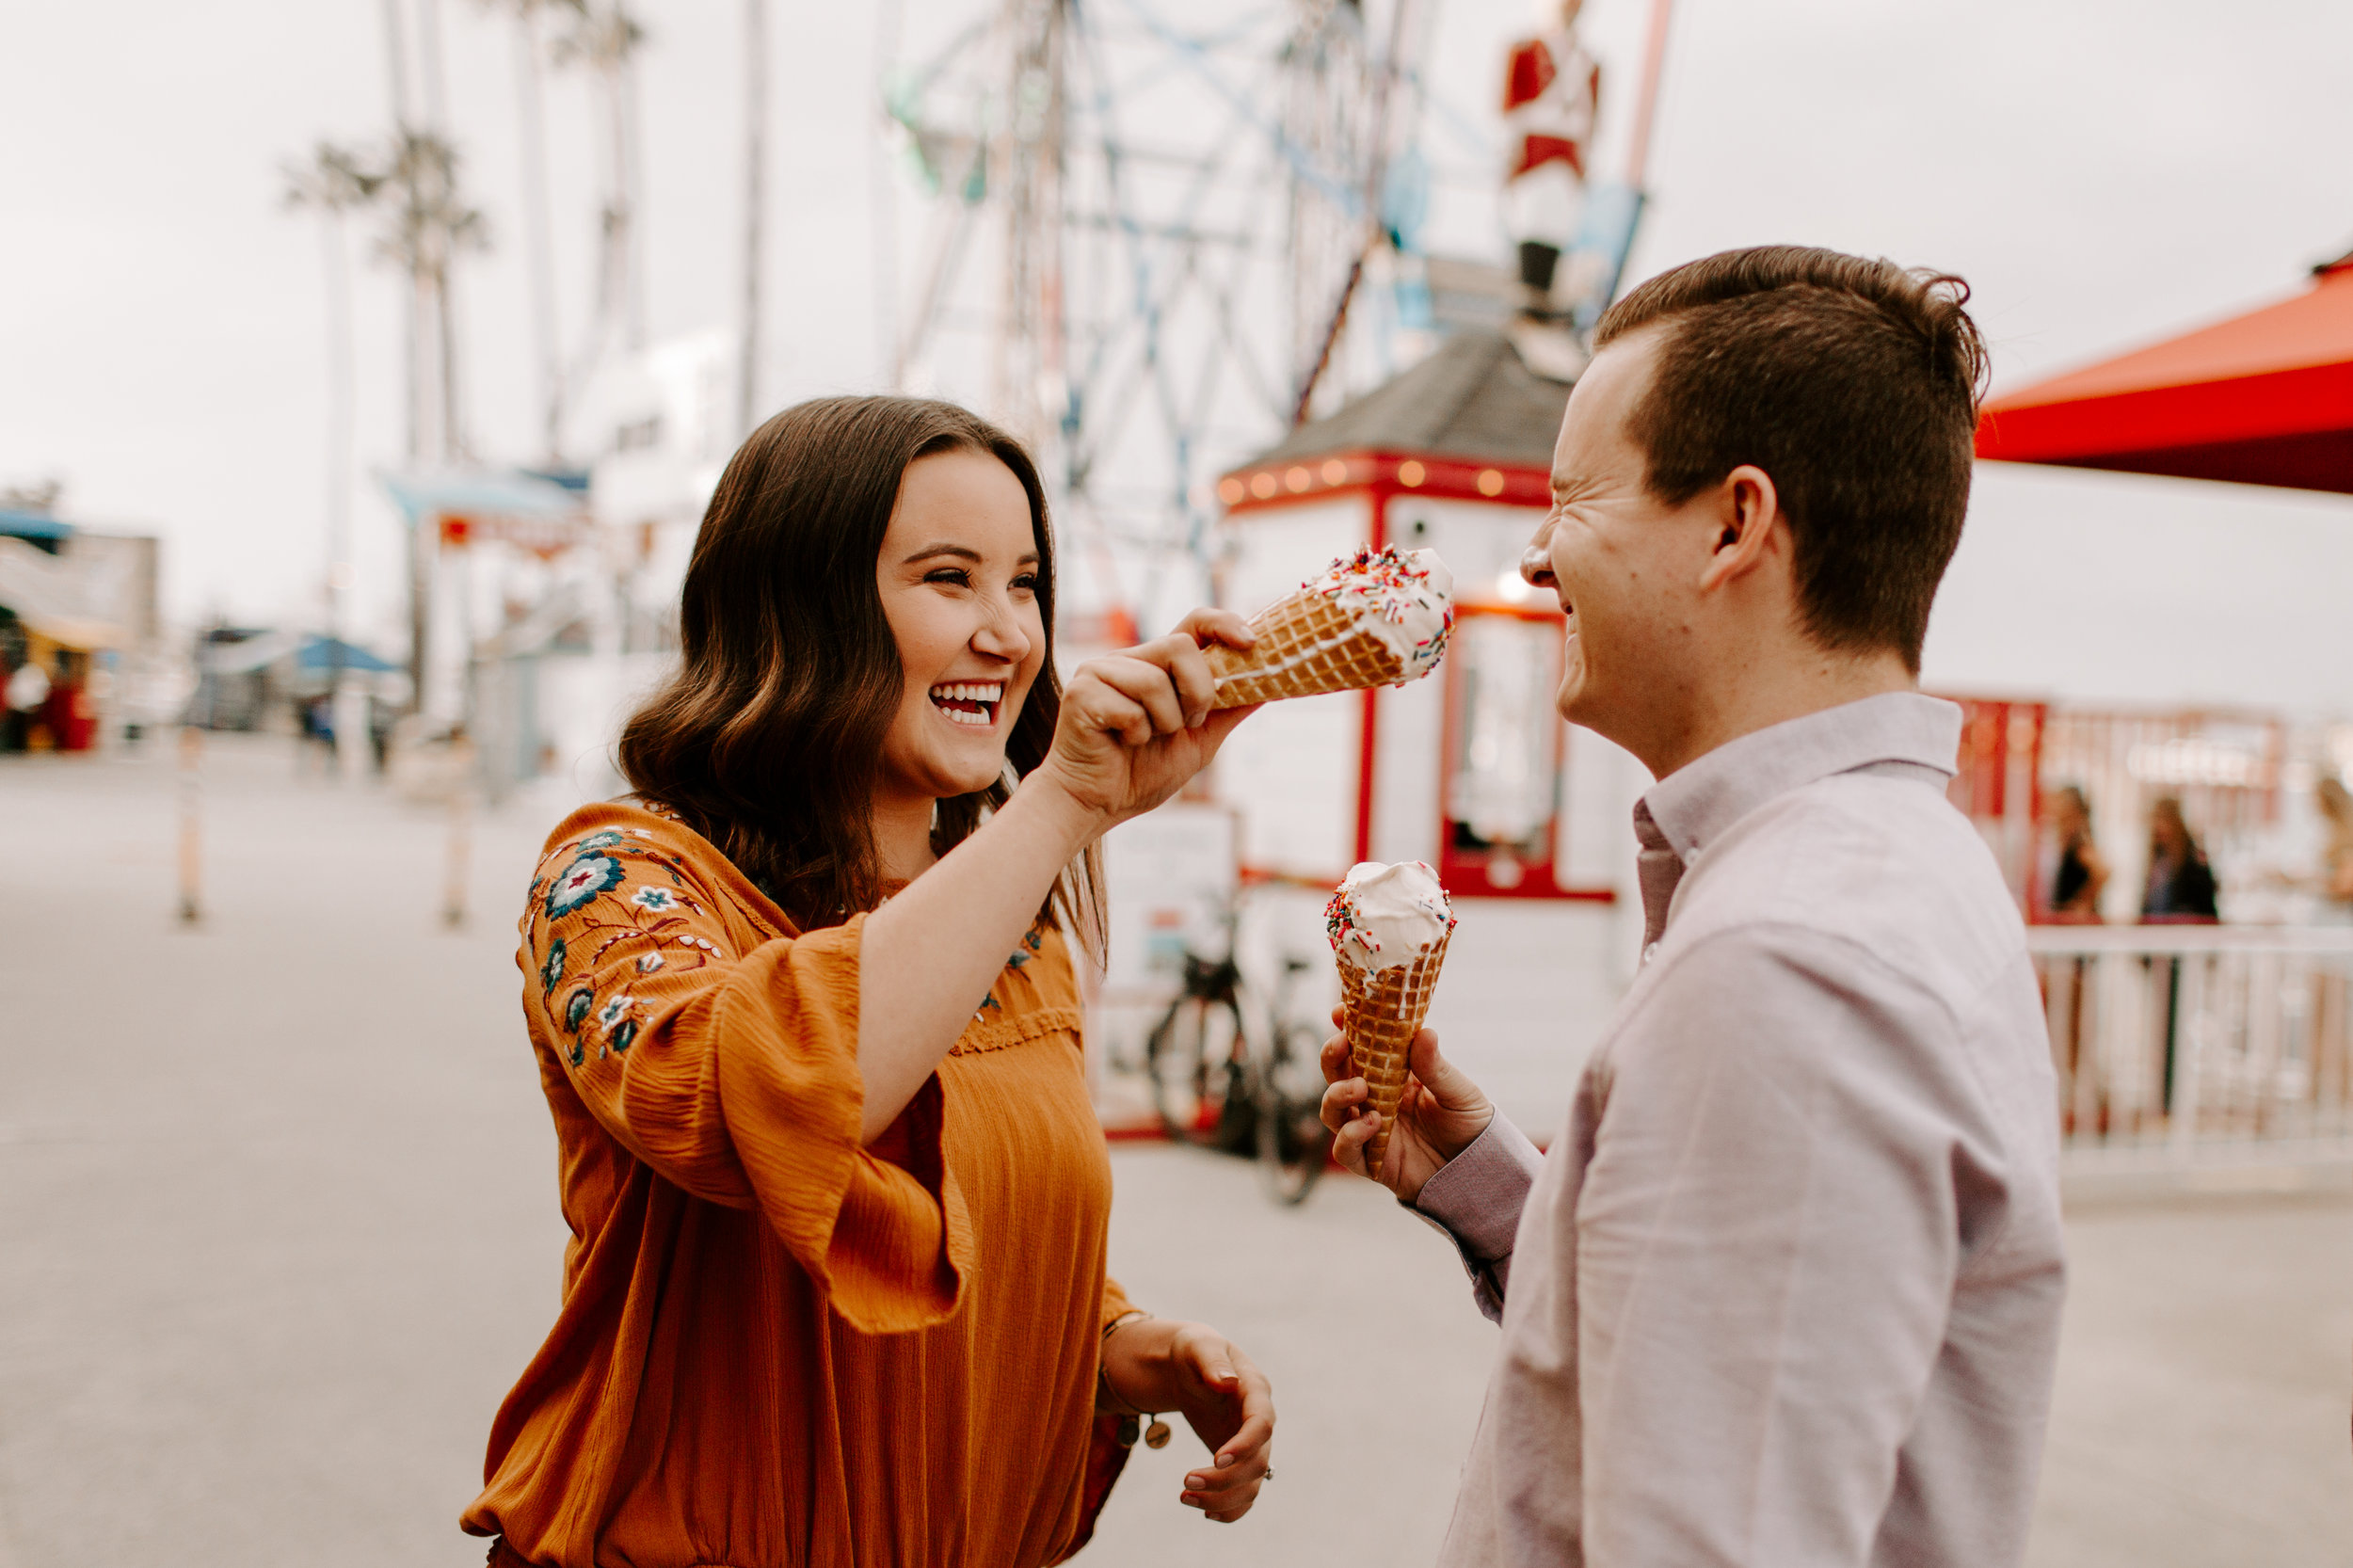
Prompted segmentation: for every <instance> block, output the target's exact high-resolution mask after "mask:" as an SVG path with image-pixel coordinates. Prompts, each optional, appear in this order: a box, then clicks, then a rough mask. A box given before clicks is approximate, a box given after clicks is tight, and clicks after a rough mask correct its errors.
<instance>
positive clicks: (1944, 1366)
mask: <svg viewBox="0 0 2353 1568" xmlns="http://www.w3.org/2000/svg"><path fill="white" fill-rule="evenodd" d="M1966 297H1967V290H1966V287H1965V286H1964V285H1962V284H1961V280H1958V279H1955V278H1950V277H1943V276H1934V275H1929V274H1923V273H1911V272H1906V271H1904V270H1902V269H1900V268H1898V267H1897V266H1896V265H1895V264H1893V263H1890V262H1885V261H1869V260H1865V259H1863V258H1860V257H1853V256H1841V255H1838V254H1837V253H1835V252H1833V251H1826V250H1814V249H1801V248H1797V247H1787V246H1774V247H1767V248H1761V249H1755V250H1745V251H1731V252H1726V253H1725V254H1722V255H1719V256H1712V257H1709V258H1707V259H1705V260H1703V261H1698V262H1693V263H1690V264H1688V265H1685V266H1681V267H1677V268H1674V269H1673V270H1671V271H1668V272H1665V273H1662V274H1660V275H1659V276H1658V277H1656V278H1654V279H1652V280H1650V281H1648V282H1646V283H1644V284H1642V285H1641V287H1640V288H1638V289H1636V290H1634V291H1633V292H1632V293H1631V294H1628V295H1627V296H1625V298H1624V299H1622V300H1620V301H1618V302H1617V303H1616V304H1614V305H1612V306H1611V307H1610V308H1609V312H1608V313H1607V314H1606V315H1604V316H1603V317H1602V320H1601V323H1600V326H1599V328H1598V330H1597V332H1596V334H1595V343H1596V350H1595V353H1594V356H1593V362H1592V363H1591V364H1590V365H1589V366H1588V367H1587V369H1586V372H1585V374H1584V376H1581V377H1580V378H1579V379H1578V381H1577V387H1576V390H1575V391H1574V392H1571V393H1570V395H1569V402H1568V408H1567V412H1566V413H1565V415H1564V416H1563V419H1562V422H1561V435H1560V440H1559V443H1558V445H1557V446H1556V447H1555V449H1554V453H1553V467H1552V489H1553V497H1554V500H1553V506H1552V509H1551V512H1550V513H1549V515H1548V516H1547V517H1546V518H1545V520H1544V522H1543V523H1542V524H1540V525H1539V527H1538V529H1537V533H1536V536H1535V538H1534V539H1533V540H1532V541H1531V543H1530V544H1529V549H1528V552H1527V553H1526V555H1525V556H1524V557H1523V560H1522V563H1521V568H1520V570H1521V575H1522V576H1523V577H1524V578H1526V579H1527V581H1528V582H1529V583H1530V584H1533V585H1535V586H1537V587H1539V588H1543V589H1547V590H1550V591H1551V592H1552V593H1554V594H1555V595H1556V596H1557V597H1558V599H1559V601H1560V605H1561V610H1562V612H1563V613H1564V614H1565V615H1566V616H1568V617H1569V619H1568V625H1569V637H1568V645H1567V647H1568V651H1567V654H1566V657H1565V660H1564V668H1563V673H1562V676H1561V689H1560V692H1559V694H1558V699H1557V702H1556V706H1557V707H1558V709H1559V710H1560V712H1561V716H1562V717H1563V718H1565V719H1567V720H1569V721H1570V722H1572V723H1575V724H1580V725H1583V726H1585V727H1586V728H1590V729H1593V730H1594V731H1596V732H1597V733H1599V734H1600V735H1602V736H1604V737H1606V738H1608V739H1609V740H1611V741H1614V742H1616V743H1617V744H1619V745H1621V746H1624V747H1625V748H1626V749H1627V750H1628V751H1630V752H1632V753H1633V754H1634V756H1635V757H1637V758H1638V759H1640V760H1641V762H1642V764H1643V765H1644V766H1645V767H1647V768H1648V769H1649V770H1650V772H1651V774H1652V775H1653V776H1655V777H1656V778H1657V784H1655V785H1654V786H1653V787H1652V788H1651V789H1650V790H1648V791H1646V792H1644V793H1643V795H1642V797H1641V801H1640V802H1639V803H1638V804H1637V806H1636V808H1635V812H1634V831H1635V836H1636V839H1637V841H1638V842H1639V843H1640V845H1641V850H1640V854H1639V856H1638V862H1637V870H1638V872H1639V876H1640V882H1641V897H1642V913H1643V919H1644V947H1643V951H1642V959H1641V968H1640V969H1639V970H1638V972H1637V973H1636V975H1635V978H1634V980H1633V982H1632V984H1630V986H1629V987H1628V988H1627V990H1626V993H1625V997H1624V998H1623V999H1622V1000H1621V1001H1620V1002H1619V1004H1618V1006H1617V1009H1616V1010H1615V1012H1614V1013H1613V1014H1612V1015H1611V1016H1610V1018H1609V1021H1608V1023H1607V1024H1605V1025H1604V1026H1603V1029H1602V1032H1601V1035H1600V1038H1599V1040H1598V1041H1597V1043H1596V1044H1595V1045H1594V1047H1593V1051H1592V1054H1591V1056H1590V1057H1589V1058H1588V1060H1587V1062H1586V1064H1585V1067H1584V1070H1583V1073H1582V1075H1581V1076H1580V1078H1579V1079H1578V1081H1577V1090H1576V1096H1575V1099H1574V1101H1573V1106H1572V1109H1571V1111H1570V1112H1569V1117H1568V1121H1567V1125H1566V1126H1565V1127H1563V1128H1561V1130H1560V1131H1559V1133H1558V1134H1557V1136H1556V1137H1555V1138H1554V1140H1553V1142H1552V1145H1551V1148H1550V1151H1549V1152H1548V1154H1546V1155H1545V1156H1542V1157H1539V1156H1538V1155H1537V1153H1536V1151H1535V1149H1534V1147H1533V1145H1531V1144H1529V1141H1528V1139H1527V1138H1526V1137H1524V1136H1523V1135H1522V1134H1521V1133H1520V1132H1519V1131H1518V1129H1517V1128H1513V1126H1512V1125H1511V1123H1510V1122H1509V1121H1508V1120H1507V1119H1506V1118H1505V1117H1503V1116H1502V1115H1500V1114H1498V1113H1497V1112H1496V1111H1495V1109H1494V1107H1493V1106H1492V1105H1491V1104H1490V1103H1489V1101H1488V1100H1487V1098H1486V1096H1484V1095H1483V1094H1481V1092H1480V1090H1479V1088H1478V1086H1477V1085H1476V1084H1474V1083H1472V1082H1471V1081H1470V1080H1468V1079H1467V1078H1466V1077H1465V1076H1464V1074H1463V1073H1462V1072H1461V1071H1460V1070H1459V1069H1457V1068H1455V1067H1454V1066H1453V1065H1452V1064H1449V1062H1448V1061H1446V1059H1445V1058H1444V1057H1443V1056H1441V1055H1440V1054H1439V1051H1438V1048H1437V1041H1436V1038H1435V1036H1434V1035H1433V1034H1432V1033H1431V1032H1428V1031H1424V1032H1421V1033H1420V1034H1419V1035H1417V1037H1416V1039H1415V1041H1414V1043H1413V1047H1412V1052H1411V1057H1410V1063H1409V1066H1410V1072H1411V1074H1412V1076H1411V1078H1410V1079H1409V1080H1408V1081H1407V1083H1406V1086H1405V1095H1404V1099H1403V1101H1402V1102H1401V1106H1400V1110H1399V1116H1398V1124H1397V1128H1396V1129H1395V1135H1394V1136H1393V1137H1392V1138H1391V1139H1390V1140H1389V1142H1388V1144H1387V1150H1386V1154H1385V1158H1384V1160H1383V1163H1382V1168H1381V1169H1380V1170H1379V1171H1377V1172H1374V1173H1372V1174H1373V1175H1374V1176H1376V1177H1377V1179H1379V1180H1380V1181H1381V1182H1382V1183H1383V1184H1384V1185H1385V1186H1387V1187H1388V1188H1389V1189H1390V1191H1391V1192H1395V1193H1396V1194H1397V1196H1398V1197H1399V1198H1400V1199H1401V1200H1402V1201H1403V1202H1404V1203H1406V1204H1407V1205H1408V1206H1410V1207H1412V1208H1414V1209H1416V1210H1417V1212H1418V1213H1420V1214H1421V1215H1423V1216H1425V1217H1426V1218H1428V1219H1430V1220H1432V1221H1434V1222H1435V1223H1436V1224H1439V1225H1440V1226H1442V1227H1443V1228H1445V1229H1446V1230H1447V1231H1449V1233H1450V1234H1451V1235H1452V1237H1453V1238H1454V1240H1455V1243H1456V1245H1457V1247H1458V1248H1459V1249H1460V1251H1461V1254H1462V1257H1463V1261H1464V1264H1465V1267H1466V1268H1467V1270H1468V1271H1469V1272H1470V1274H1471V1277H1472V1281H1473V1295H1474V1299H1475V1300H1476V1301H1477V1303H1478V1304H1479V1305H1480V1307H1481V1310H1482V1311H1484V1312H1485V1313H1486V1314H1487V1315H1488V1316H1489V1317H1491V1318H1497V1319H1499V1320H1500V1321H1501V1324H1502V1339H1501V1344H1500V1348H1499V1351H1498V1354H1497V1365H1496V1370H1495V1374H1494V1377H1493V1379H1492V1380H1491V1382H1490V1383H1489V1384H1488V1390H1487V1402H1486V1408H1485V1410H1484V1411H1483V1412H1482V1414H1481V1417H1480V1424H1479V1430H1478V1434H1477V1436H1476V1437H1475V1438H1474V1439H1473V1440H1472V1446H1471V1452H1470V1458H1469V1460H1468V1462H1467V1463H1466V1464H1465V1466H1464V1468H1463V1472H1462V1482H1461V1490H1460V1492H1459V1494H1458V1496H1457V1500H1456V1503H1455V1510H1454V1518H1453V1522H1452V1524H1451V1526H1450V1527H1449V1530H1448V1533H1447V1540H1446V1545H1445V1547H1444V1550H1443V1551H1442V1553H1441V1554H1440V1560H1441V1561H1442V1562H1443V1563H1445V1564H1446V1565H1447V1568H1501V1565H1504V1564H1512V1565H1532V1564H1538V1563H1546V1564H1556V1563H1557V1564H1571V1563H1593V1564H1611V1565H1623V1568H1635V1565H1641V1568H1652V1565H1662V1568H1663V1565H1666V1564H1685V1563H1711V1564H1734V1563H1740V1564H1754V1565H1758V1568H1763V1565H1768V1564H1770V1565H1782V1564H1791V1565H1795V1564H1804V1565H1805V1568H1865V1564H1894V1563H1902V1564H1905V1565H1907V1568H2009V1565H2013V1564H2016V1563H2018V1562H2019V1561H2020V1560H2022V1559H2023V1558H2024V1557H2025V1549H2026V1532H2027V1524H2028V1520H2029V1518H2030V1517H2031V1515H2032V1512H2033V1505H2034V1493H2035V1478H2036V1474H2037V1470H2038V1467H2039V1466H2040V1464H2041V1452H2042V1438H2043V1428H2044V1424H2045V1421H2046V1419H2047V1417H2048V1415H2049V1411H2050V1400H2051V1384H2052V1376H2053V1368H2054V1365H2055V1363H2056V1360H2057V1350H2058V1330H2059V1316H2060V1307H2061V1304H2062V1301H2063V1299H2064V1296H2065V1260H2064V1249H2063V1240H2062V1235H2061V1229H2060V1223H2059V1203H2058V1137H2057V1117H2056V1115H2055V1113H2054V1112H2055V1106H2056V1101H2057V1094H2056V1086H2055V1084H2054V1082H2053V1073H2052V1064H2051V1050H2050V1040H2049V1035H2048V1033H2047V1032H2046V1029H2045V1026H2044V1021H2043V1016H2042V1004H2041V998H2040V996H2039V995H2038V993H2037V990H2036V984H2035V971H2034V967H2033V964H2032V962H2031V960H2030V959H2029V957H2028V955H2027V952H2026V932H2025V924H2024V922H2023V921H2022V920H2020V918H2019V911H2018V906H2017V904H2016V901H2015V900H2014V899H2013V898H2012V896H2011V895H2010V892H2009V888H2008V887H2007V886H2006V885H2005V883H2004V882H2003V880H2002V875H2001V872H2000V870H1999V868H1998V867H1997V866H1996V865H1995V864H1994V861H1993V855H1992V853H1991V852H1990V851H1989V850H1988V848H1987V846H1986V843H1985V840H1983V839H1981V838H1980V837H1979V836H1978V835H1977V831H1976V830H1975V829H1974V828H1972V827H1971V826H1970V824H1969V822H1968V819H1967V818H1965V817H1963V816H1962V815H1961V813H1960V812H1959V811H1957V810H1955V809H1954V808H1953V806H1952V804H1951V802H1950V800H1949V798H1948V797H1947V795H1946V789H1947V786H1948V785H1949V783H1950V781H1951V779H1952V777H1953V775H1954V772H1955V770H1956V768H1957V765H1958V755H1959V751H1960V743H1961V710H1960V709H1959V708H1957V707H1955V706H1954V705H1953V704H1951V703H1947V702H1940V701H1937V700H1936V699H1934V698H1932V697H1929V696H1925V695H1923V694H1922V693H1921V692H1920V690H1919V689H1918V676H1919V667H1920V648H1921V644H1922V640H1923V639H1924V637H1925V636H1926V633H1927V629H1928V621H1929V609H1930V607H1931V605H1932V603H1933V600H1934V598H1935V593H1936V587H1937V584H1938V583H1939V582H1940V581H1941V579H1942V578H1943V576H1944V573H1945V566H1946V564H1947V563H1948V562H1949V561H1950V560H1951V558H1952V552H1953V550H1954V548H1955V547H1956V546H1957V545H1958V544H1959V542H1960V538H1961V523H1962V520H1963V518H1964V517H1965V515H1966V513H1967V509H1968V498H1969V482H1970V474H1971V462H1972V456H1971V438H1972V434H1973V432H1974V430H1975V429H1976V426H1977V388H1978V387H1979V386H1980V385H1981V383H1982V379H1983V376H1984V369H1985V350H1984V344H1983V342H1982V340H1981V339H1980V338H1979V336H1978V334H1977V328H1976V326H1975V324H1974V323H1972V322H1971V321H1970V319H1969V317H1968V314H1967V313H1966V312H1964V311H1963V310H1962V308H1961V304H1962V301H1963V300H1964V299H1965V298H1966ZM1323 1067H1324V1072H1325V1075H1326V1077H1327V1079H1328V1080H1330V1087H1329V1088H1328V1089H1327V1090H1326V1091H1325V1096H1324V1100H1323V1107H1322V1114H1323V1118H1324V1121H1325V1123H1326V1125H1327V1126H1330V1127H1331V1128H1333V1129H1334V1131H1335V1133H1336V1135H1337V1136H1336V1139H1335V1142H1334V1144H1333V1149H1334V1153H1335V1155H1336V1156H1337V1158H1338V1159H1339V1160H1340V1161H1341V1163H1342V1164H1344V1165H1348V1166H1349V1167H1350V1168H1352V1169H1362V1168H1363V1165H1364V1160H1365V1149H1366V1141H1367V1139H1368V1138H1369V1136H1370V1135H1371V1133H1372V1132H1373V1131H1374V1130H1375V1128H1376V1127H1377V1126H1378V1124H1379V1117H1378V1115H1377V1114H1375V1113H1374V1112H1370V1111H1369V1109H1367V1106H1366V1102H1367V1099H1368V1097H1369V1088H1368V1087H1367V1085H1366V1082H1365V1080H1364V1079H1363V1078H1362V1077H1361V1076H1358V1075H1356V1074H1355V1072H1354V1071H1353V1062H1352V1061H1351V1060H1350V1056H1349V1047H1348V1043H1347V1041H1346V1040H1345V1039H1344V1038H1340V1039H1335V1040H1332V1041H1330V1042H1328V1043H1327V1044H1326V1046H1325V1048H1324V1052H1323Z"/></svg>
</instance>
